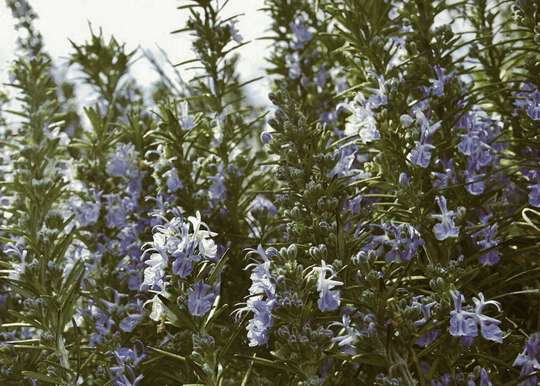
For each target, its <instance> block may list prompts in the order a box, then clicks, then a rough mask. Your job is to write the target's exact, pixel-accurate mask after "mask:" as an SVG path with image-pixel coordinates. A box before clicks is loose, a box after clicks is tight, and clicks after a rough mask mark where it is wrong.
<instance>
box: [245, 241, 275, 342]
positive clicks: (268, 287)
mask: <svg viewBox="0 0 540 386" xmlns="http://www.w3.org/2000/svg"><path fill="white" fill-rule="evenodd" d="M276 252H277V251H276V250H275V249H274V248H268V249H267V250H266V251H264V249H263V247H262V245H259V246H258V248H257V250H254V249H250V250H249V252H248V255H250V254H257V255H259V256H260V257H261V259H262V260H263V262H262V263H259V262H258V261H257V260H255V259H254V260H255V263H252V264H249V265H248V266H247V267H246V268H245V269H248V268H250V267H253V271H252V272H251V281H252V284H251V287H250V289H249V293H250V296H249V298H248V300H247V302H246V303H245V304H246V305H245V307H242V308H240V309H238V310H236V311H235V313H236V317H237V318H238V317H239V316H240V315H242V314H243V313H244V312H250V311H251V312H253V319H251V320H250V321H249V324H248V326H247V327H246V329H247V331H248V333H247V337H248V339H249V346H250V347H254V346H260V345H263V344H266V343H267V342H268V337H269V335H268V330H269V329H270V328H271V327H272V326H273V325H274V322H273V319H272V309H274V308H275V307H276V306H277V302H276V284H275V282H273V281H271V280H270V279H271V278H272V276H273V275H272V273H271V272H270V257H271V256H273V255H274V254H275V253H276ZM265 298H266V299H265Z"/></svg>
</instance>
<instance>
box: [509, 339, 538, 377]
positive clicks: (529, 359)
mask: <svg viewBox="0 0 540 386" xmlns="http://www.w3.org/2000/svg"><path fill="white" fill-rule="evenodd" d="M538 343H540V334H538V333H536V334H533V335H531V336H530V337H529V341H528V342H527V344H526V345H525V350H523V353H522V354H519V355H518V357H517V358H516V360H515V361H514V364H513V366H521V374H520V375H521V376H522V377H524V376H526V375H529V374H530V373H532V372H533V371H539V370H540V363H538V359H537V357H538V353H539V352H540V350H539V347H538ZM536 381H537V376H536V375H534V376H532V377H530V378H528V379H526V380H525V381H523V382H521V383H520V384H519V385H520V386H537V382H536Z"/></svg>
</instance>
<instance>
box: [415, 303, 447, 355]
mask: <svg viewBox="0 0 540 386" xmlns="http://www.w3.org/2000/svg"><path fill="white" fill-rule="evenodd" d="M421 297H422V296H419V297H416V298H414V300H413V303H412V305H413V307H415V308H417V309H419V310H420V312H421V313H422V316H423V318H422V319H420V320H417V321H416V322H414V324H415V325H417V326H423V325H424V324H425V323H426V322H427V321H428V320H429V319H431V316H432V315H431V307H433V306H434V305H435V304H437V302H431V303H428V304H423V303H420V302H419V301H418V300H420V298H421ZM435 323H437V320H436V319H434V320H433V321H432V324H435ZM440 334H441V330H430V331H428V332H427V333H425V334H423V335H422V336H421V337H420V338H418V340H417V341H416V344H417V345H419V346H423V347H426V346H429V345H430V344H431V343H433V342H434V341H435V339H437V337H438V336H439V335H440Z"/></svg>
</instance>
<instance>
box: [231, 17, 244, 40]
mask: <svg viewBox="0 0 540 386" xmlns="http://www.w3.org/2000/svg"><path fill="white" fill-rule="evenodd" d="M236 23H238V19H232V20H231V21H230V22H229V25H230V27H231V37H232V39H233V40H234V41H235V42H236V43H238V44H242V42H243V41H244V37H243V36H242V35H240V33H238V28H236Z"/></svg>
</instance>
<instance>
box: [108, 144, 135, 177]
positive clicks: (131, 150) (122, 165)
mask: <svg viewBox="0 0 540 386" xmlns="http://www.w3.org/2000/svg"><path fill="white" fill-rule="evenodd" d="M138 155H139V152H138V151H137V150H135V145H133V144H132V143H129V144H125V143H119V144H117V145H116V150H115V153H114V154H113V155H112V156H111V158H109V161H107V165H106V171H107V174H108V175H110V176H111V177H124V176H126V177H129V178H135V177H137V176H138V175H139V164H138V162H137V157H138Z"/></svg>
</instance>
